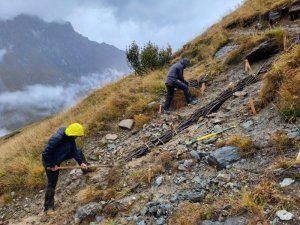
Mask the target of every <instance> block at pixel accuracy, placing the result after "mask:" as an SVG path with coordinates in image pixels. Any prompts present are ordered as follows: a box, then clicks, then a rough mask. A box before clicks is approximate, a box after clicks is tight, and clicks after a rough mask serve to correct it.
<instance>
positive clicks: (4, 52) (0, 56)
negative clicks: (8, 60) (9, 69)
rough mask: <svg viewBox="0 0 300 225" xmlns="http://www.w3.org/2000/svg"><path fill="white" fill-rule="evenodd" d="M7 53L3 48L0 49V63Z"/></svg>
mask: <svg viewBox="0 0 300 225" xmlns="http://www.w3.org/2000/svg"><path fill="white" fill-rule="evenodd" d="M6 53H7V50H6V49H5V48H3V49H0V62H2V60H3V56H4V55H5V54H6Z"/></svg>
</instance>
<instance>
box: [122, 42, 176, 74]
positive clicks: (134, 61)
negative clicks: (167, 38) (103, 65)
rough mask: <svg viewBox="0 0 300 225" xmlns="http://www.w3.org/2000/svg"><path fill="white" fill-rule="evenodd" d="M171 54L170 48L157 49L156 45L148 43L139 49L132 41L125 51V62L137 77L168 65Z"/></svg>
mask: <svg viewBox="0 0 300 225" xmlns="http://www.w3.org/2000/svg"><path fill="white" fill-rule="evenodd" d="M171 54H172V50H171V47H170V46H168V47H167V48H166V49H164V48H162V49H159V48H158V46H157V45H155V44H153V43H151V42H150V41H149V42H148V43H147V44H146V45H145V46H144V47H143V48H140V47H139V46H138V45H137V44H136V43H135V41H134V42H132V44H131V45H129V47H128V49H126V58H127V61H128V63H129V65H130V67H131V68H132V69H133V70H134V71H135V73H136V74H138V75H143V74H145V73H146V72H148V71H149V70H155V69H158V68H162V67H163V66H165V65H168V64H169V63H170V61H171Z"/></svg>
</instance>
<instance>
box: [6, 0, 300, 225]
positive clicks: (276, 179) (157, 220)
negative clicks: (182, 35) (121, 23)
mask: <svg viewBox="0 0 300 225" xmlns="http://www.w3.org/2000/svg"><path fill="white" fill-rule="evenodd" d="M299 19H300V1H292V0H278V1H274V0H246V1H245V2H244V4H243V5H241V6H240V7H239V8H238V9H236V11H234V12H232V13H231V14H229V15H228V16H226V17H225V18H223V19H222V20H221V21H220V22H219V23H217V24H215V25H213V26H212V27H211V28H209V29H208V30H207V31H206V32H205V33H203V34H201V35H200V36H198V37H196V38H195V39H194V40H192V41H191V42H189V43H187V44H186V45H184V46H183V48H182V49H180V50H179V51H178V52H176V53H175V54H174V56H173V57H174V61H177V60H178V59H180V58H182V57H186V56H187V57H189V58H190V59H191V61H192V66H191V67H188V68H186V69H185V71H184V75H185V78H186V80H188V81H189V88H190V90H191V94H192V95H193V97H194V98H197V99H198V103H197V104H196V105H187V104H186V102H185V98H184V94H183V93H182V91H179V90H176V91H175V96H174V99H173V102H172V105H171V109H172V110H173V111H172V112H171V113H163V112H161V107H160V105H161V104H162V103H163V102H164V100H165V94H166V90H165V85H164V78H165V76H166V73H167V72H168V68H163V69H161V70H155V71H151V72H149V73H147V74H145V75H144V76H135V75H134V74H132V75H129V76H127V77H125V78H124V79H121V80H119V81H117V82H115V83H112V84H109V85H106V86H104V87H102V88H100V89H98V90H96V91H94V92H93V93H91V94H90V95H89V96H87V97H86V98H85V99H83V100H82V101H81V102H80V103H79V104H77V105H76V106H74V107H73V108H72V109H69V110H68V111H67V112H64V113H60V114H58V115H55V116H53V117H51V118H48V119H45V120H44V121H41V122H38V123H35V124H31V125H29V126H27V127H23V128H22V129H20V130H18V131H17V132H15V133H13V134H11V135H8V136H5V137H3V138H0V152H1V153H2V154H0V224H1V222H2V223H3V224H5V225H6V224H14V225H15V224H16V225H18V224H19V225H23V224H28V225H30V224H31V225H32V224H47V225H54V224H82V225H85V224H90V225H92V224H93V225H269V224H272V225H298V224H300V211H299V205H300V176H299V174H300V120H299V118H300V89H299V87H300V36H299V34H300V23H299ZM74 121H76V122H80V123H82V124H83V125H84V128H85V130H86V135H85V136H84V137H81V138H78V139H76V141H78V142H77V145H78V147H80V149H82V150H83V152H84V154H85V156H86V157H87V159H88V161H89V162H90V163H92V164H95V165H99V164H100V165H102V167H97V168H93V171H92V172H90V173H87V174H83V173H82V171H81V170H80V169H79V168H74V169H62V170H60V177H59V181H58V185H57V189H56V193H55V197H56V198H55V201H56V202H55V203H56V204H55V211H54V215H51V216H50V215H45V214H44V213H43V201H44V195H45V190H44V188H45V187H46V176H45V170H44V168H43V166H42V165H41V154H42V151H43V148H44V146H45V145H46V143H47V140H48V138H49V137H50V136H51V135H52V134H53V133H54V132H56V130H57V129H58V128H59V127H61V126H67V125H68V124H70V123H73V122H74ZM196 139H197V140H196ZM103 164H105V165H109V166H107V167H103ZM65 165H70V162H66V163H65ZM71 165H75V163H74V164H72V162H71Z"/></svg>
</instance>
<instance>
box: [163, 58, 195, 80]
mask: <svg viewBox="0 0 300 225" xmlns="http://www.w3.org/2000/svg"><path fill="white" fill-rule="evenodd" d="M188 63H189V60H188V59H187V58H184V59H181V60H180V61H179V62H177V63H175V64H173V65H172V66H171V68H170V69H169V72H168V75H167V78H166V80H165V83H166V84H169V85H172V83H173V81H176V80H180V81H181V82H184V83H185V80H184V77H183V70H184V69H185V68H186V67H187V66H188Z"/></svg>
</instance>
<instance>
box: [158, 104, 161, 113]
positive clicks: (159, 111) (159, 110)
mask: <svg viewBox="0 0 300 225" xmlns="http://www.w3.org/2000/svg"><path fill="white" fill-rule="evenodd" d="M161 109H162V106H161V104H160V105H159V109H158V113H159V114H161Z"/></svg>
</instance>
